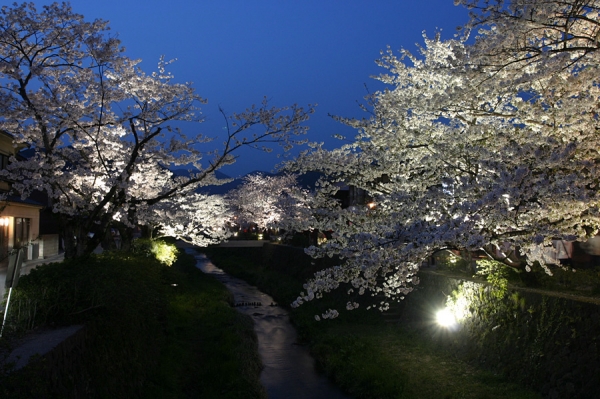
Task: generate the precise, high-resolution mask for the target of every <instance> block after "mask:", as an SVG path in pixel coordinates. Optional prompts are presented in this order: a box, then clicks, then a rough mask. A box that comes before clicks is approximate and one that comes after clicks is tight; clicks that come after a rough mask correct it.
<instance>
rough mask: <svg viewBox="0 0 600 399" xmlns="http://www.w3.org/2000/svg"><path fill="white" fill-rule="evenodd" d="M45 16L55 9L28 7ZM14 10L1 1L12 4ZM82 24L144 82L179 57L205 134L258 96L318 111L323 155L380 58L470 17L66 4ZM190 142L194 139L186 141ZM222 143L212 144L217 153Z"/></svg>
mask: <svg viewBox="0 0 600 399" xmlns="http://www.w3.org/2000/svg"><path fill="white" fill-rule="evenodd" d="M34 2H35V4H36V5H37V6H38V7H39V8H40V9H41V6H42V5H44V4H50V3H52V1H45V0H44V1H34ZM10 3H12V1H11V2H5V4H10ZM70 3H71V6H72V7H73V10H74V12H76V13H79V14H83V15H84V16H85V17H86V19H87V20H93V19H96V18H101V19H104V20H108V21H110V27H111V31H112V33H113V34H117V35H118V37H119V39H120V40H121V41H122V44H123V46H124V47H125V48H126V54H127V55H128V56H129V57H131V58H136V59H137V58H141V59H142V60H143V62H142V64H141V67H142V69H144V70H145V71H146V72H148V73H150V72H152V71H154V70H155V69H156V65H157V61H158V59H159V57H160V56H161V55H164V56H165V58H166V59H172V58H177V62H176V63H175V64H173V65H171V68H170V70H171V71H172V73H173V74H174V75H175V78H176V80H178V81H191V82H193V83H194V87H195V88H196V90H197V92H198V94H200V95H201V96H202V97H203V98H205V99H207V100H208V101H209V102H208V104H207V105H204V106H203V107H202V110H203V114H204V116H205V117H206V118H207V120H206V122H205V123H203V124H202V125H201V126H199V128H200V130H201V132H202V133H204V134H207V135H210V136H216V135H217V134H219V133H220V132H221V134H222V132H223V126H224V123H223V119H222V117H221V115H220V114H219V112H218V107H219V106H221V107H223V108H224V109H225V110H226V111H227V112H234V111H243V110H244V109H245V108H246V107H248V106H250V105H251V104H253V103H259V102H260V101H261V100H262V98H263V97H264V96H267V97H268V98H269V99H270V103H271V104H272V105H275V106H284V105H289V104H292V103H298V104H299V105H306V104H309V103H312V104H315V103H316V104H318V107H317V109H316V113H315V114H314V115H313V117H312V118H311V120H310V121H309V122H308V125H309V126H310V132H309V135H308V136H307V138H308V139H309V140H310V141H316V142H325V143H326V147H327V148H334V147H336V146H339V145H340V144H341V143H340V142H339V141H338V140H335V139H332V136H333V135H334V134H343V135H345V136H348V137H353V136H354V134H355V133H354V132H353V131H352V130H351V129H349V128H347V127H345V126H343V125H341V124H339V123H338V122H335V121H334V120H332V119H331V118H330V117H328V114H334V115H340V116H345V117H363V116H365V115H364V114H363V112H362V111H360V109H359V107H358V106H357V101H359V102H360V101H362V99H363V97H364V95H365V94H366V91H365V87H364V85H365V84H366V85H367V86H368V87H369V89H370V90H371V91H374V90H376V89H378V88H380V87H379V86H378V85H377V82H376V81H374V80H373V79H371V78H370V76H372V75H375V74H379V73H380V72H383V70H382V69H381V68H379V67H377V65H376V64H375V62H374V61H375V60H376V59H377V58H378V57H379V52H380V50H385V49H386V46H388V45H389V46H390V47H391V48H392V49H393V50H398V49H400V48H407V49H409V50H415V49H416V47H415V44H416V43H422V42H423V40H422V32H423V31H425V32H426V33H427V34H428V36H433V35H434V34H435V32H436V30H437V29H441V30H442V37H444V38H450V37H452V35H454V33H455V32H456V31H455V28H456V27H457V26H459V25H461V24H462V23H464V22H466V21H467V17H468V12H467V10H466V9H464V8H462V7H455V6H454V5H453V0H385V1H384V0H363V1H358V0H344V1H342V0H277V1H276V0H170V1H168V2H167V1H165V0H160V1H159V0H137V1H131V0H101V1H100V0H98V1H92V0H72V1H71V2H70ZM190 133H191V132H190ZM218 143H220V141H219V140H218V141H216V142H215V145H218ZM239 155H240V158H239V159H238V162H237V163H236V164H235V165H233V166H230V167H228V168H227V169H224V170H223V171H224V172H225V173H227V174H229V175H231V176H237V175H240V174H243V173H247V172H250V171H253V170H264V171H270V170H272V169H273V168H274V167H275V165H276V164H277V163H278V162H279V160H278V159H277V158H276V157H275V156H274V155H273V156H271V155H265V154H264V153H261V152H257V151H254V150H253V151H243V152H241V153H240V154H239Z"/></svg>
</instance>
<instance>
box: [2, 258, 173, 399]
mask: <svg viewBox="0 0 600 399" xmlns="http://www.w3.org/2000/svg"><path fill="white" fill-rule="evenodd" d="M163 277H164V268H163V266H161V265H160V264H159V263H158V262H156V261H153V260H149V259H146V258H139V257H138V258H133V257H131V256H124V255H120V254H116V253H112V254H105V255H102V256H92V257H90V258H87V259H73V260H69V261H65V262H64V263H55V264H49V265H44V266H42V267H39V268H36V269H34V270H33V271H32V272H31V273H30V274H28V275H26V276H23V277H22V279H21V280H20V283H19V287H18V288H17V289H16V290H15V291H14V292H13V294H14V298H13V299H11V307H10V313H9V315H8V317H9V319H8V321H7V323H9V325H10V326H11V330H12V332H15V333H22V332H25V331H28V330H32V329H39V328H42V329H44V328H49V327H55V326H63V325H73V324H84V325H85V327H84V328H85V332H84V334H85V335H84V336H85V345H84V347H85V350H86V351H85V352H84V351H83V349H82V347H78V350H76V351H74V352H72V353H71V357H70V358H69V361H68V362H66V364H68V365H69V367H67V370H65V371H63V373H64V374H63V375H61V377H60V379H59V380H57V379H56V378H58V375H60V374H59V371H58V370H51V369H49V368H48V367H51V366H48V365H47V364H46V363H45V362H41V363H35V362H34V364H33V365H32V368H26V369H24V370H23V371H22V372H17V373H11V374H9V375H8V376H4V377H5V378H4V379H3V381H2V384H0V386H1V387H2V389H3V391H2V393H3V394H4V395H6V396H7V397H19V396H18V395H17V394H24V393H25V392H28V390H31V389H34V388H35V389H43V390H46V391H45V392H43V394H41V393H40V394H39V395H37V394H36V395H33V396H37V397H49V396H52V395H54V397H67V395H77V393H78V394H79V395H80V396H86V397H108V396H115V397H138V395H139V387H140V386H142V385H143V383H144V381H145V380H146V379H147V378H148V375H149V374H150V373H151V372H152V371H153V369H154V368H155V367H156V366H157V358H158V354H159V351H160V348H161V345H162V342H163V340H164V334H163V329H164V321H165V317H166V311H167V309H166V289H167V285H166V284H165V282H164V281H163ZM31 373H33V374H34V375H36V376H37V377H36V378H33V380H39V384H37V385H40V386H39V387H38V386H36V384H31V383H30V381H32V380H31V378H32V376H31V375H30V374H31ZM50 375H56V377H54V378H51V377H50ZM40 376H47V378H45V377H40ZM21 378H22V379H21ZM23 380H25V381H27V382H26V383H23ZM56 390H58V391H56ZM67 392H68V394H67ZM73 392H76V393H73ZM23 397H30V396H27V395H25V396H23Z"/></svg>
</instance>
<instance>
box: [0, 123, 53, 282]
mask: <svg viewBox="0 0 600 399" xmlns="http://www.w3.org/2000/svg"><path fill="white" fill-rule="evenodd" d="M20 149H21V148H18V147H17V148H15V147H14V145H13V138H12V136H11V135H10V134H8V133H6V132H0V169H4V168H6V166H7V165H8V162H9V158H10V157H11V156H19V155H18V151H19V150H20ZM10 188H11V182H10V181H7V180H5V179H4V180H3V179H0V195H2V197H0V269H5V268H6V267H7V264H8V263H7V262H8V254H9V252H10V251H11V250H12V249H15V248H22V247H25V248H26V253H25V254H26V257H25V263H24V266H23V267H24V269H25V270H24V272H25V273H26V272H28V271H29V269H30V268H31V267H32V266H33V265H35V264H37V263H40V261H43V259H46V258H49V257H53V256H56V255H58V253H59V249H58V242H59V238H58V231H57V230H56V228H52V227H50V228H48V227H44V228H43V229H42V230H40V221H41V218H42V215H43V213H41V212H42V210H43V209H44V208H45V204H44V203H43V202H42V201H39V200H34V199H33V198H26V199H22V198H21V197H20V196H18V195H13V194H14V193H10ZM43 225H44V226H47V225H48V223H45V224H43Z"/></svg>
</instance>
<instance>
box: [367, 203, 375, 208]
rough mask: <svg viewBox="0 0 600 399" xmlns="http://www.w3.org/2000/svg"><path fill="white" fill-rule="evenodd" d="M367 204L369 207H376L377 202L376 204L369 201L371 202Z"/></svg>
mask: <svg viewBox="0 0 600 399" xmlns="http://www.w3.org/2000/svg"><path fill="white" fill-rule="evenodd" d="M367 206H368V207H369V209H374V208H375V206H376V204H375V203H374V202H369V203H368V204H367Z"/></svg>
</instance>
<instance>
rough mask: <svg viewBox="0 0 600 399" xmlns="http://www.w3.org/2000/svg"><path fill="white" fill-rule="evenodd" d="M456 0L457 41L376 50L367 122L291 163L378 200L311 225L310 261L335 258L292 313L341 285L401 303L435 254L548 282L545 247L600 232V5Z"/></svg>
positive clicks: (428, 39) (432, 40)
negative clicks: (464, 255)
mask: <svg viewBox="0 0 600 399" xmlns="http://www.w3.org/2000/svg"><path fill="white" fill-rule="evenodd" d="M455 3H457V4H458V3H460V4H463V5H465V6H467V7H469V8H470V9H471V11H472V12H471V20H470V21H469V22H468V23H467V24H466V25H465V26H464V27H463V29H462V33H461V34H460V35H459V36H457V37H455V38H454V39H451V40H442V39H441V38H440V36H439V35H436V36H435V37H433V38H431V37H427V36H425V38H424V45H423V46H422V48H421V49H420V51H419V52H418V53H417V54H412V53H410V52H408V51H406V50H402V51H400V52H399V53H396V52H393V51H392V50H390V49H388V50H387V51H385V52H383V53H382V56H381V58H380V60H379V61H378V62H379V65H380V66H381V67H383V68H384V69H385V70H386V71H385V72H384V73H382V74H381V75H379V76H378V77H376V79H378V80H379V81H381V82H383V83H384V84H385V85H386V86H387V88H386V89H385V90H381V91H378V92H376V93H373V94H372V95H371V96H369V97H368V98H367V101H368V103H367V105H366V106H365V107H364V109H365V111H368V112H369V113H370V115H369V117H367V118H365V119H362V120H356V119H344V118H338V119H339V120H340V121H341V122H343V123H346V124H348V125H350V126H352V127H354V128H356V129H357V131H358V134H357V136H356V138H355V140H354V141H353V142H352V143H351V144H347V145H344V146H342V147H341V148H339V149H336V150H333V151H327V150H325V149H323V148H321V147H320V146H318V145H317V146H315V147H314V148H313V149H312V150H310V151H308V152H306V153H304V154H303V155H302V156H301V157H300V158H299V159H298V160H296V161H295V163H293V164H290V165H289V167H290V169H292V170H298V171H306V170H316V171H320V172H322V173H324V174H325V175H326V176H327V177H326V178H325V179H324V182H323V184H324V186H325V187H327V189H328V190H335V187H336V186H335V185H336V184H339V183H340V182H343V183H346V184H349V185H352V186H355V187H358V188H361V189H363V190H365V191H366V192H367V193H368V194H369V196H371V197H372V198H373V199H374V201H375V203H376V207H375V208H374V209H370V208H368V207H366V206H356V207H350V208H347V209H341V208H340V207H338V208H337V209H335V210H334V211H330V212H329V213H328V217H327V218H322V219H320V223H318V224H316V225H315V226H313V227H314V228H318V229H321V230H331V231H333V233H334V234H333V237H332V239H331V240H329V241H328V242H327V243H326V244H324V245H323V246H321V247H313V248H310V249H309V252H310V253H311V254H312V255H314V256H327V255H329V256H333V255H337V256H340V258H341V259H342V261H341V263H340V265H339V266H337V267H333V268H330V269H326V270H323V271H321V272H319V273H317V274H316V275H315V277H314V278H313V279H311V280H310V281H309V282H308V283H307V284H306V285H305V292H303V293H301V295H300V296H299V297H298V300H297V301H296V302H295V305H300V304H301V303H302V302H304V301H307V300H311V299H313V298H315V297H319V296H320V295H322V294H323V293H325V292H329V291H331V290H333V289H336V288H338V287H339V285H340V283H343V282H344V283H350V284H351V285H352V286H353V289H354V290H357V291H358V292H359V293H361V294H363V293H366V292H370V293H372V294H373V295H375V294H384V295H385V296H386V297H387V298H389V299H401V298H403V297H404V295H406V294H408V293H409V292H410V291H411V289H412V287H413V285H414V284H417V283H418V276H417V272H418V270H419V268H420V266H421V264H422V262H424V261H425V260H426V259H427V258H428V257H429V256H431V255H432V254H434V253H435V252H436V251H439V250H444V249H452V250H462V251H466V252H475V251H481V252H483V253H485V254H487V255H488V256H489V257H490V258H493V259H495V260H498V261H500V262H504V263H505V264H506V265H508V266H510V267H513V268H515V269H518V270H524V269H528V268H529V267H530V266H531V265H532V264H533V263H534V262H539V264H541V265H542V266H544V267H546V269H547V271H548V272H551V270H550V268H548V266H547V265H546V259H545V256H544V254H545V251H546V249H547V247H548V246H550V244H551V240H553V239H563V240H570V241H573V240H585V239H586V238H588V237H590V236H592V235H595V234H596V232H597V231H598V227H599V226H600V219H599V216H600V213H599V208H598V201H599V197H598V184H599V181H598V178H599V176H600V174H599V172H600V171H599V170H598V165H599V163H600V156H599V152H598V148H599V147H600V141H599V137H600V136H599V134H598V129H599V124H598V107H599V104H600V102H599V101H598V100H599V92H598V88H599V86H598V83H599V81H598V76H599V74H598V67H599V58H598V57H599V53H598V51H597V49H598V47H599V45H598V37H600V16H599V14H598V12H599V6H600V2H598V1H578V0H569V1H549V0H544V1H541V0H539V1H538V0H536V1H534V0H515V1H501V0H498V1H478V0H462V1H461V0H458V1H456V2H455ZM374 305H375V306H376V307H379V308H380V309H385V308H387V303H386V301H383V302H378V303H376V304H374ZM354 306H355V304H352V303H349V304H348V308H349V309H351V308H352V307H354ZM331 315H335V314H334V313H332V314H331ZM331 315H330V316H331Z"/></svg>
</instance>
